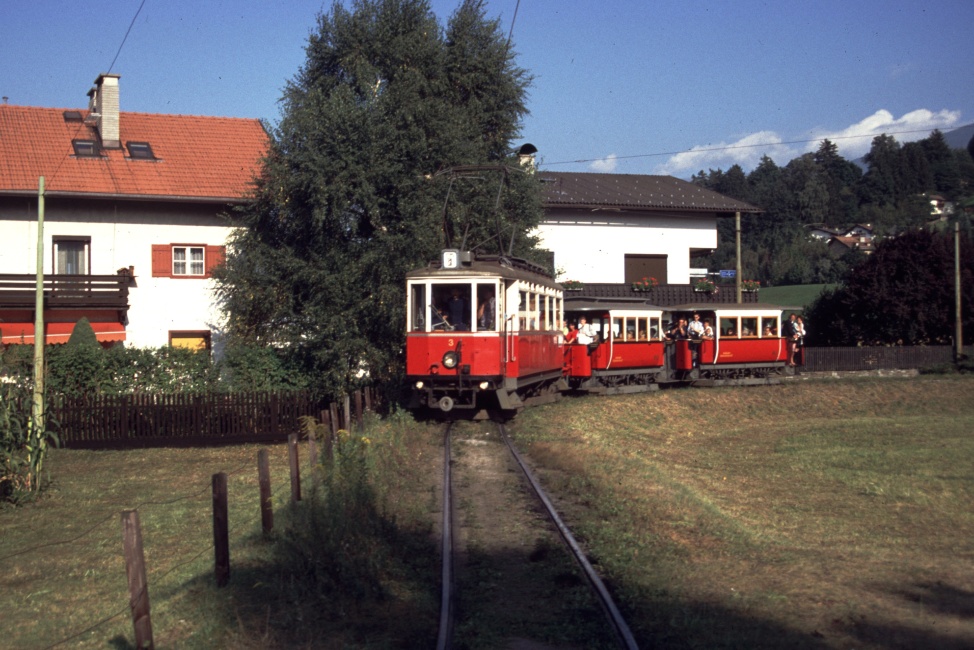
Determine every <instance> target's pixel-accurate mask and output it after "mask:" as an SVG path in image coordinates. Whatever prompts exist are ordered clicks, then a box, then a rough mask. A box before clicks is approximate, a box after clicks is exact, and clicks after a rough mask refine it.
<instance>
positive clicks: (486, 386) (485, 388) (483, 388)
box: [480, 381, 490, 390]
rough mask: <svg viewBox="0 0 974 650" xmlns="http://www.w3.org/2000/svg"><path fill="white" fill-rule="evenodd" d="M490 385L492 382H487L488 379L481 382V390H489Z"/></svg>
mask: <svg viewBox="0 0 974 650" xmlns="http://www.w3.org/2000/svg"><path fill="white" fill-rule="evenodd" d="M489 387H490V384H489V383H488V382H486V381H482V382H480V390H487V389H488V388H489Z"/></svg>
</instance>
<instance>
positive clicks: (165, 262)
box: [152, 244, 226, 278]
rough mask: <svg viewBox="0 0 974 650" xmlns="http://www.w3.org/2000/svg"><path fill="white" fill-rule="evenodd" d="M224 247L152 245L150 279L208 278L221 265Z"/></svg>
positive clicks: (224, 252) (224, 251)
mask: <svg viewBox="0 0 974 650" xmlns="http://www.w3.org/2000/svg"><path fill="white" fill-rule="evenodd" d="M225 254H226V248H225V247H224V246H206V245H204V244H154V245H153V246H152V277H154V278H208V277H210V276H211V274H212V271H213V268H214V267H216V266H219V265H220V264H222V263H223V258H224V256H225Z"/></svg>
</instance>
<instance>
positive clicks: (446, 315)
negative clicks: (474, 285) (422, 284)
mask: <svg viewBox="0 0 974 650" xmlns="http://www.w3.org/2000/svg"><path fill="white" fill-rule="evenodd" d="M430 294H431V295H430V304H429V307H430V322H431V327H430V329H431V330H433V331H459V332H467V331H470V329H471V326H472V324H473V322H474V307H473V303H472V302H471V300H470V296H471V291H470V284H469V283H464V284H461V283H453V282H451V283H437V284H433V285H431V286H430Z"/></svg>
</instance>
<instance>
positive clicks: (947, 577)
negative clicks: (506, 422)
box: [515, 377, 974, 648]
mask: <svg viewBox="0 0 974 650" xmlns="http://www.w3.org/2000/svg"><path fill="white" fill-rule="evenodd" d="M515 429H516V432H517V436H518V440H519V441H520V442H521V443H522V444H528V447H529V450H530V454H531V457H532V459H533V461H534V462H535V463H536V464H538V465H540V466H541V467H542V468H543V475H544V476H545V477H546V482H547V483H548V484H549V485H551V486H552V487H553V488H554V490H555V492H556V493H558V494H560V495H561V507H562V509H563V510H564V511H565V512H566V514H567V516H568V517H569V519H570V520H571V521H572V524H573V526H574V527H575V528H576V529H577V530H578V531H579V532H580V534H581V536H582V537H583V538H584V539H585V543H586V544H587V545H588V547H589V549H590V552H591V554H592V555H593V556H594V557H595V558H596V560H597V562H598V563H599V565H600V567H601V569H602V570H603V572H604V573H605V574H606V575H607V576H608V578H609V581H610V582H611V583H612V584H613V587H614V588H615V590H616V591H617V593H618V594H619V595H620V597H621V600H622V602H623V604H624V608H625V610H626V613H627V615H628V616H629V618H630V624H632V625H633V627H634V628H635V629H636V631H637V635H638V637H639V639H640V642H641V645H643V646H645V647H654V646H664V647H678V648H682V647H690V648H692V647H700V648H713V647H724V648H755V647H797V648H822V647H835V648H841V647H857V648H890V647H893V648H900V647H902V648H908V647H921V646H923V647H940V648H962V647H970V646H971V645H974V621H972V618H971V614H972V613H974V568H972V566H971V563H970V559H971V557H972V556H974V550H972V548H974V547H972V546H971V543H970V539H971V538H972V534H974V514H972V512H971V509H970V503H971V502H972V500H974V464H972V462H971V461H972V459H974V437H972V436H971V435H970V432H971V431H972V430H974V381H972V380H971V379H969V378H964V377H951V378H939V379H938V378H933V379H925V378H924V379H912V380H891V379H887V380H871V381H846V382H843V383H841V384H839V385H836V384H824V383H819V382H797V383H793V384H787V385H785V386H780V387H767V388H761V389H746V390H741V389H720V390H698V391H664V392H662V393H660V394H658V395H650V396H639V395H634V396H621V397H618V398H614V399H602V400H595V399H587V398H586V399H582V400H574V401H568V402H565V401H563V402H562V403H560V404H557V405H554V406H552V407H549V408H545V409H539V410H536V411H531V412H528V413H525V414H523V415H522V416H521V417H519V419H518V420H517V422H516V424H515Z"/></svg>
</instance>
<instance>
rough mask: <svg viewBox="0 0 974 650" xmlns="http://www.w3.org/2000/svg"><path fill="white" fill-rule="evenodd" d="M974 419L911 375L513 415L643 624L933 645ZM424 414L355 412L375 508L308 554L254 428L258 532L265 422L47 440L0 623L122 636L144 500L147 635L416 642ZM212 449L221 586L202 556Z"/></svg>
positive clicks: (106, 639)
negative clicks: (132, 528)
mask: <svg viewBox="0 0 974 650" xmlns="http://www.w3.org/2000/svg"><path fill="white" fill-rule="evenodd" d="M972 430H974V378H971V377H970V376H968V375H951V376H937V375H927V376H921V377H919V378H912V379H870V380H847V381H842V382H834V381H832V382H817V381H814V380H809V381H805V382H793V383H787V384H785V385H782V386H774V387H760V388H751V389H739V388H738V389H711V390H681V391H677V390H673V391H661V392H659V393H655V394H644V395H626V396H617V397H612V398H581V399H566V400H562V401H561V402H559V403H557V404H553V405H549V406H546V407H544V408H538V409H531V410H528V411H525V412H524V413H522V414H521V415H520V416H519V417H518V418H517V419H516V420H515V421H514V423H513V431H512V432H513V434H514V435H515V437H516V439H517V441H518V443H519V444H520V445H521V446H522V448H523V449H526V451H527V453H528V455H529V458H530V459H531V461H532V464H533V465H534V466H535V467H536V469H537V471H538V473H539V476H540V477H541V479H542V481H543V482H545V483H546V484H547V485H548V486H549V487H551V488H552V490H553V492H554V498H555V501H556V503H557V505H558V507H559V509H560V510H561V511H562V513H563V516H564V517H565V518H566V520H567V521H568V522H569V524H570V525H571V526H572V527H573V530H574V531H575V533H576V535H577V536H578V537H579V538H580V540H581V541H582V543H583V544H584V545H585V546H586V547H587V548H588V549H589V552H590V558H591V559H592V560H593V563H594V564H595V565H596V566H597V568H599V570H600V571H601V572H602V574H603V576H604V577H605V579H606V581H607V584H608V585H609V587H610V589H612V590H613V591H614V593H615V594H616V595H617V597H618V603H619V605H620V607H621V608H622V610H623V612H624V613H625V614H626V616H627V618H628V621H629V623H630V625H631V626H632V628H633V631H634V633H635V634H636V636H637V639H638V640H639V641H640V645H641V647H667V648H762V647H773V648H778V647H794V648H814V649H820V648H849V647H856V648H862V649H872V648H875V649H878V648H916V647H937V648H948V649H951V648H966V647H972V646H974V564H972V562H971V560H972V559H974V546H972V543H971V541H970V540H971V539H974V513H972V510H971V507H970V504H971V503H972V502H974V463H972V462H971V461H972V458H974V436H971V431H972ZM432 432H433V427H427V426H425V425H422V424H417V423H414V422H412V421H411V419H409V418H391V419H389V420H386V421H382V422H379V421H372V422H370V424H369V431H368V433H367V436H368V437H369V442H368V443H364V442H363V443H362V446H360V447H359V448H360V449H363V450H375V451H368V453H366V455H365V456H363V458H364V460H365V463H366V466H367V468H368V471H369V472H370V474H369V476H370V477H372V481H373V482H372V483H371V485H372V491H370V492H368V494H369V496H368V503H369V504H371V505H370V506H369V508H370V509H369V510H368V513H369V517H368V518H369V519H370V521H372V522H373V523H372V525H373V528H374V530H376V531H378V532H377V533H376V534H375V535H374V537H373V538H371V539H366V540H364V541H360V542H357V543H356V544H355V547H356V548H354V549H349V552H347V553H346V552H345V550H343V549H342V547H341V544H340V540H339V544H338V546H333V547H332V550H331V551H328V554H327V555H318V556H315V555H314V554H312V553H309V551H308V549H309V548H312V549H313V548H314V547H315V546H316V545H317V543H318V540H323V539H324V538H326V537H327V535H324V534H322V535H312V536H305V539H301V536H300V535H295V534H288V533H286V531H288V530H292V531H295V530H296V531H298V532H300V531H302V530H307V526H309V525H310V524H301V525H300V526H298V527H297V528H294V526H295V525H296V522H303V521H307V519H304V517H313V516H316V515H314V513H315V512H316V508H317V506H315V505H314V504H323V503H326V502H325V501H322V500H321V499H324V497H323V496H322V495H321V494H318V495H316V496H314V498H312V492H310V491H307V490H306V491H305V500H304V501H303V502H302V504H301V506H300V508H299V509H295V510H291V511H290V512H289V510H290V509H289V508H288V507H287V501H288V496H289V494H288V488H289V483H288V478H287V452H286V448H285V446H283V445H277V446H273V447H271V458H272V461H271V467H272V474H273V486H274V489H275V498H274V505H275V530H276V531H277V532H276V533H275V535H274V536H273V537H272V538H271V539H270V540H265V539H264V538H263V537H262V535H261V534H260V523H259V512H258V508H257V499H258V496H257V495H258V491H257V475H256V455H257V451H258V448H257V447H248V446H241V447H227V448H217V449H154V450H132V451H103V452H87V451H69V450H56V451H54V452H53V453H52V455H51V460H50V464H49V467H50V470H51V472H52V476H53V478H54V484H53V486H52V487H51V488H50V489H49V490H48V491H47V492H45V493H44V494H43V497H42V498H41V499H40V500H39V501H37V502H36V503H32V504H30V505H27V506H24V507H21V508H8V509H5V510H0V530H2V531H3V534H2V535H0V612H3V629H4V639H3V641H2V642H0V645H3V646H7V647H18V648H19V647H25V648H42V647H47V646H49V645H51V644H54V643H56V642H59V641H61V640H63V639H66V638H68V637H71V638H70V640H69V641H68V642H67V643H65V644H64V645H65V646H67V647H96V646H97V647H104V646H106V645H107V646H111V647H116V648H129V647H131V644H132V641H131V639H132V624H131V621H130V619H129V614H128V596H127V590H126V579H125V570H124V564H123V561H122V553H121V546H122V544H121V526H120V520H119V513H120V511H121V510H123V509H129V508H134V507H138V510H139V513H140V517H141V520H142V526H143V537H144V540H145V548H146V561H147V564H148V573H149V576H148V580H149V594H150V598H151V603H152V622H153V630H154V636H155V640H156V644H157V646H158V647H179V648H212V647H234V648H281V647H309V648H312V647H313V648H346V647H362V648H407V647H429V646H430V645H431V644H432V638H433V635H435V632H436V616H437V605H438V601H437V598H438V585H437V581H438V578H439V568H438V562H437V557H436V555H437V552H436V541H435V540H432V539H431V536H432V529H433V526H434V522H435V521H436V520H437V519H438V516H439V514H438V513H437V512H436V509H437V500H438V495H437V493H436V491H435V489H434V487H433V484H434V483H435V475H436V474H438V472H439V467H440V459H441V449H440V447H439V438H438V437H436V436H434V435H433V433H432ZM363 453H365V452H363ZM302 454H306V450H304V449H302ZM302 459H303V460H302V466H303V470H304V468H305V467H306V456H302ZM431 468H433V469H432V470H431ZM219 471H227V472H229V473H230V477H229V494H230V526H231V534H230V538H231V562H232V569H231V581H230V585H229V587H227V588H225V589H217V588H216V587H215V585H214V580H213V568H212V562H213V560H212V558H213V552H212V547H211V542H212V532H211V531H212V528H211V523H210V477H211V475H212V474H213V473H215V472H219ZM323 489H324V488H323ZM373 506H374V508H373ZM323 510H324V511H325V514H326V515H327V511H328V508H327V507H325V508H323ZM295 513H297V514H295ZM298 515H300V516H298ZM322 522H323V523H324V524H325V525H327V522H328V519H327V518H325V519H321V520H319V521H318V523H317V524H316V525H321V524H322ZM289 525H290V526H291V528H290V529H289ZM333 541H334V540H333ZM59 542H66V543H59ZM282 542H287V543H282ZM322 543H323V542H322ZM362 548H365V549H366V550H367V551H368V552H367V553H363V552H362ZM339 556H341V557H339ZM363 556H364V557H365V558H366V559H369V558H374V561H371V560H370V561H368V562H365V564H362V560H363ZM334 566H344V567H348V568H349V572H347V573H338V574H336V573H334V572H332V571H331V570H330V568H329V567H334ZM358 570H364V571H367V572H368V573H367V574H366V575H367V577H368V579H367V580H363V583H366V584H369V585H372V587H373V590H372V591H369V592H366V593H364V594H363V595H361V596H360V597H358V598H355V597H352V596H351V595H350V594H348V593H344V592H345V591H346V590H345V589H344V588H343V587H341V585H346V584H348V583H347V582H343V580H345V578H344V577H343V576H346V575H355V574H354V571H358ZM489 577H490V576H481V579H483V580H488V579H489ZM355 580H358V578H355ZM370 581H371V582H370ZM336 585H339V587H336ZM563 593H564V592H563V591H561V592H559V591H554V592H553V593H552V594H551V596H550V598H545V599H544V600H545V606H549V605H550V606H559V599H561V598H563V595H562V594H563ZM549 601H550V602H549ZM560 606H562V607H566V606H571V603H564V602H561V603H560ZM487 625H489V621H488V622H487Z"/></svg>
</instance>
